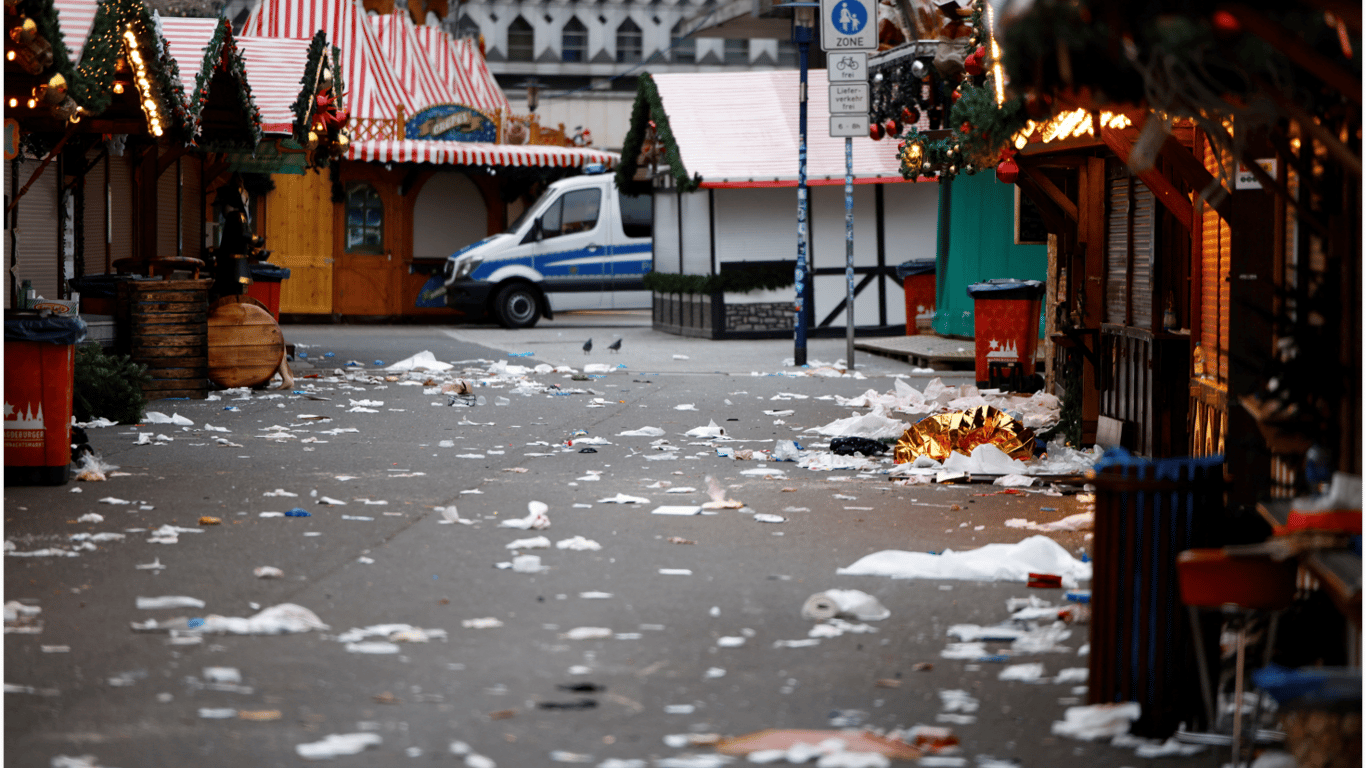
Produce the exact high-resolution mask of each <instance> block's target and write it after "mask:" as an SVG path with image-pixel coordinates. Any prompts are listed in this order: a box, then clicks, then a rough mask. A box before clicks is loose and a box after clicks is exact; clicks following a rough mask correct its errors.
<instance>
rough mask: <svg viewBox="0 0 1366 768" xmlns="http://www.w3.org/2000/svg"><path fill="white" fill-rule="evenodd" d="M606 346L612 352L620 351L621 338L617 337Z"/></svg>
mask: <svg viewBox="0 0 1366 768" xmlns="http://www.w3.org/2000/svg"><path fill="white" fill-rule="evenodd" d="M607 348H608V349H610V350H612V351H613V352H620V351H621V339H617V340H616V341H614V342H612V343H611V344H608V345H607Z"/></svg>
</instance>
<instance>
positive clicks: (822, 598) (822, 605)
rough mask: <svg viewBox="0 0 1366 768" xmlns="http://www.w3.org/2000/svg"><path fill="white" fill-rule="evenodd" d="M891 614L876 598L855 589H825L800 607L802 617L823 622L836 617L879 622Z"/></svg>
mask: <svg viewBox="0 0 1366 768" xmlns="http://www.w3.org/2000/svg"><path fill="white" fill-rule="evenodd" d="M891 615H892V612H891V611H889V610H887V608H886V606H884V605H883V604H882V603H880V602H878V599H877V598H876V597H873V596H872V595H870V594H868V593H867V592H863V591H861V590H857V589H827V590H825V591H824V592H817V593H816V594H814V595H812V596H811V597H808V598H807V599H806V603H805V604H804V605H803V606H802V616H804V617H805V618H808V619H813V620H815V621H825V620H826V619H833V618H835V617H836V616H841V617H845V618H854V619H858V620H859V621H881V620H883V619H885V618H887V617H888V616H891Z"/></svg>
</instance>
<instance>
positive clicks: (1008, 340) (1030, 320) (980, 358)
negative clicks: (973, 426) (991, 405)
mask: <svg viewBox="0 0 1366 768" xmlns="http://www.w3.org/2000/svg"><path fill="white" fill-rule="evenodd" d="M1043 294H1044V284H1043V283H1042V282H1040V281H1038V280H1014V279H1007V280H987V281H985V282H981V283H973V284H972V285H969V286H968V296H970V297H971V298H972V305H973V324H972V325H973V336H974V338H975V340H976V346H977V349H976V353H977V354H976V362H977V386H979V387H1000V388H1004V389H1010V390H1013V391H1017V390H1022V389H1025V388H1026V386H1027V384H1028V381H1027V380H1028V379H1030V378H1031V377H1033V376H1034V355H1035V353H1036V352H1037V351H1038V348H1039V309H1040V304H1041V303H1042V300H1043Z"/></svg>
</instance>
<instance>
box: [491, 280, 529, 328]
mask: <svg viewBox="0 0 1366 768" xmlns="http://www.w3.org/2000/svg"><path fill="white" fill-rule="evenodd" d="M539 298H540V297H539V296H538V295H537V292H536V289H535V288H532V287H531V286H529V285H527V284H526V283H513V284H512V285H509V286H505V287H504V288H503V289H502V290H500V291H498V296H497V298H495V299H494V300H493V313H494V315H496V316H497V318H498V322H499V323H500V324H501V325H503V327H505V328H530V327H532V326H533V325H535V324H536V321H538V320H540V319H541V307H540V304H539V301H538V299H539Z"/></svg>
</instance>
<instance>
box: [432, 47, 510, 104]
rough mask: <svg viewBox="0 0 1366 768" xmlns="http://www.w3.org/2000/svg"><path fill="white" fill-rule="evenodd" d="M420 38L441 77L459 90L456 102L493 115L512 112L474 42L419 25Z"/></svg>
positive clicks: (505, 96) (452, 88) (456, 92)
mask: <svg viewBox="0 0 1366 768" xmlns="http://www.w3.org/2000/svg"><path fill="white" fill-rule="evenodd" d="M417 40H418V44H419V45H421V46H422V50H423V55H424V56H425V57H426V59H427V60H428V61H429V62H431V65H432V68H433V69H434V70H435V71H436V74H437V76H438V77H439V78H441V80H442V81H443V82H446V83H449V84H450V88H451V90H453V91H455V94H456V101H455V103H456V104H463V105H465V106H467V107H474V108H475V109H477V110H479V111H481V112H484V113H485V114H489V115H493V114H497V113H501V114H504V115H506V114H509V113H511V112H512V105H511V104H509V103H508V99H507V95H506V94H504V93H503V89H502V88H501V87H499V85H498V82H497V81H496V80H494V79H493V75H492V74H491V73H490V72H489V68H488V64H487V63H485V61H484V56H483V54H481V53H479V47H478V46H477V45H476V44H474V42H473V41H471V40H468V39H462V40H453V39H451V36H450V35H448V34H446V33H445V32H443V31H442V30H441V29H439V28H437V27H418V28H417Z"/></svg>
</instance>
